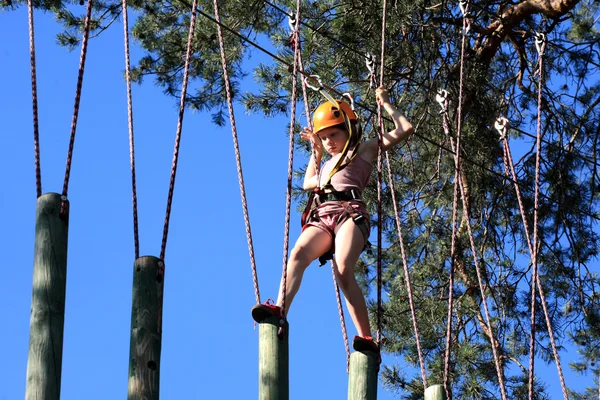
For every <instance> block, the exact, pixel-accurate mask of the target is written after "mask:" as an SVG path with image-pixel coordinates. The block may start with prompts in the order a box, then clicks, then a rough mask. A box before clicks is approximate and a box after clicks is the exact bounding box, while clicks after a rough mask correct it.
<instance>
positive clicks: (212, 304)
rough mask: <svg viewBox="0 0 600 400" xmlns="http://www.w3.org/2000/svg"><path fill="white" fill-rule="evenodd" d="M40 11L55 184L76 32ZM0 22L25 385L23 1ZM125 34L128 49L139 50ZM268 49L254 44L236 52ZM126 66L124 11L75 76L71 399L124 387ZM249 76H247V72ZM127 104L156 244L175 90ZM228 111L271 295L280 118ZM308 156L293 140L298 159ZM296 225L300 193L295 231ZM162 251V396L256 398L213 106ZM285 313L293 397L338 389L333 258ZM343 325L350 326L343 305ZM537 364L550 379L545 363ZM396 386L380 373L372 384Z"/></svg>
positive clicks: (6, 276)
mask: <svg viewBox="0 0 600 400" xmlns="http://www.w3.org/2000/svg"><path fill="white" fill-rule="evenodd" d="M81 12H83V8H82V9H81ZM35 17H36V52H37V54H36V55H37V67H38V69H37V71H38V96H39V112H40V138H41V153H42V183H43V192H44V193H47V192H60V191H61V190H62V182H63V178H64V170H65V162H66V152H67V145H68V140H69V132H70V123H71V117H72V112H73V111H72V110H73V101H74V93H75V85H76V78H77V68H78V62H79V48H77V49H76V50H75V51H73V52H68V51H66V50H65V49H63V48H60V47H58V46H57V45H56V43H55V35H56V33H57V32H58V30H59V27H58V26H57V24H56V23H55V21H54V20H53V17H52V16H51V15H49V14H43V13H41V12H36V14H35ZM198 18H200V19H201V18H202V17H201V16H199V17H198ZM201 22H202V23H204V22H205V21H201ZM0 37H2V38H3V40H1V41H0V60H1V62H0V76H1V77H2V78H1V79H0V170H1V171H3V172H2V174H1V175H0V182H1V185H0V188H2V189H1V190H2V191H3V195H2V196H0V206H1V208H2V209H4V210H6V211H7V212H5V215H4V217H3V229H2V230H1V231H0V243H1V249H2V254H3V257H4V260H3V268H4V271H3V279H1V280H0V293H1V294H2V299H3V301H1V302H0V314H1V315H2V316H3V320H4V321H3V322H4V323H3V329H2V330H1V331H0V339H1V341H2V343H4V344H5V346H4V351H3V362H2V364H1V365H0V382H2V385H0V400H13V399H19V398H23V397H24V393H25V372H26V367H27V351H28V340H29V311H30V304H31V283H32V270H33V268H32V267H33V240H34V227H35V207H36V193H35V173H34V156H33V134H32V132H33V128H32V113H31V89H30V71H29V44H28V28H27V13H26V9H25V8H21V9H19V10H18V11H15V12H10V13H1V14H0ZM132 45H133V56H132V57H133V61H134V62H135V60H136V59H137V58H139V57H140V55H141V52H140V50H139V49H138V48H137V47H135V44H133V43H132ZM266 60H267V59H266V58H264V56H262V55H260V54H259V53H257V52H254V53H253V55H252V57H251V58H250V59H249V60H247V62H246V63H245V66H244V68H245V69H246V71H247V72H251V69H252V66H253V65H255V64H256V63H257V62H260V61H266ZM123 70H124V55H123V31H122V25H121V24H120V23H117V24H114V25H113V26H112V27H111V29H109V30H108V31H106V32H105V33H104V34H102V35H101V36H100V37H99V38H96V39H93V40H92V41H91V42H90V44H89V51H88V60H87V65H86V73H85V78H84V84H83V94H82V101H81V110H80V116H79V124H78V128H77V137H76V141H75V151H74V158H73V165H72V174H71V180H70V185H69V200H70V205H71V214H70V227H69V253H68V278H67V300H66V312H65V330H64V352H63V372H62V398H63V399H64V400H75V399H81V398H86V399H88V400H95V399H116V398H123V397H124V396H125V395H126V391H127V370H128V354H129V329H130V317H131V286H132V276H133V262H134V247H133V228H132V207H131V175H130V169H129V148H128V130H127V103H126V92H125V82H124V79H123ZM250 76H251V75H250ZM252 85H253V84H252V81H251V79H250V78H248V79H247V80H246V81H245V82H244V85H243V86H242V88H244V89H250V88H252ZM133 104H134V124H135V135H136V162H137V165H136V167H137V182H138V206H139V220H140V243H141V247H140V249H141V255H154V256H158V255H159V252H160V244H161V237H162V227H163V222H164V216H165V208H166V199H167V191H168V181H169V174H170V169H171V161H172V156H173V143H174V138H175V131H176V124H177V111H178V102H177V101H176V100H175V99H172V98H167V97H165V96H164V95H163V94H162V92H161V89H160V88H158V87H156V86H154V84H153V82H152V81H151V80H150V79H148V80H146V81H145V82H144V84H143V85H142V86H134V87H133ZM299 106H300V109H303V107H302V106H301V105H300V104H299ZM305 121H306V120H305V119H304V117H302V119H301V123H302V124H305ZM236 122H237V125H238V132H239V135H240V147H241V150H242V162H243V166H244V176H245V179H246V189H247V195H248V202H249V209H250V219H251V223H252V233H253V238H254V245H255V251H256V257H257V264H258V276H259V283H260V288H261V296H262V299H263V301H264V300H266V299H267V298H269V297H272V298H275V297H276V291H277V287H278V284H279V279H280V274H281V268H282V249H283V231H284V216H285V189H286V180H287V148H288V147H287V146H288V139H287V137H286V132H285V129H286V128H285V127H286V125H287V123H288V122H289V121H288V118H287V117H278V118H273V119H268V120H266V119H264V118H262V117H261V116H257V115H251V116H249V115H246V114H245V113H244V110H243V109H242V107H240V106H237V108H236ZM305 162H306V160H305V159H304V158H303V157H300V156H299V155H297V156H296V159H295V165H296V166H301V165H303V164H304V163H305ZM299 225H300V223H299V215H298V213H296V212H295V209H294V212H293V215H292V223H291V232H290V240H291V243H293V241H294V240H295V238H296V237H297V236H298V233H299ZM165 263H166V278H165V297H164V314H163V321H164V323H163V328H164V331H163V340H162V359H161V364H162V365H161V396H162V398H164V399H177V398H221V399H247V398H256V395H257V381H258V377H257V373H258V354H257V351H258V331H257V330H256V329H255V328H254V325H253V320H252V318H251V316H250V308H251V307H252V305H253V304H254V292H253V285H252V276H251V269H250V262H249V257H248V250H247V244H246V237H245V231H244V221H243V218H242V211H241V206H240V195H239V188H238V181H237V172H236V167H235V159H234V152H233V146H232V139H231V131H230V128H229V124H228V125H227V126H226V127H224V128H219V127H216V126H214V125H213V124H212V123H211V122H210V115H208V114H203V113H194V112H190V111H188V112H186V115H185V120H184V125H183V133H182V144H181V151H180V159H179V166H178V173H177V181H176V186H175V195H174V203H173V210H172V215H171V222H170V231H169V241H168V245H167V251H166V260H165ZM290 325H291V333H290V388H291V395H290V399H305V398H311V399H313V400H318V399H338V398H340V399H341V398H346V392H347V374H346V370H345V365H346V355H345V350H344V344H343V340H342V335H341V331H340V324H339V319H338V312H337V306H336V302H335V295H334V291H333V284H332V278H331V271H330V270H329V269H328V268H327V267H324V268H321V269H319V268H317V267H316V263H315V264H314V266H313V267H311V268H310V269H309V270H308V271H307V273H306V275H305V279H304V282H303V286H302V289H301V291H300V293H299V295H298V296H297V297H296V300H295V301H294V307H293V308H292V310H291V315H290ZM348 329H349V335H350V337H352V336H353V335H354V333H355V330H354V328H353V326H352V324H351V322H350V321H349V319H348ZM383 359H384V363H394V362H400V361H401V360H399V359H396V358H395V357H394V356H390V355H384V358H383ZM563 362H564V364H565V366H566V363H567V362H566V360H565V361H563ZM537 366H538V372H541V373H542V374H544V375H545V376H547V377H552V378H551V379H549V380H550V381H556V379H553V377H556V372H555V371H556V370H555V367H554V365H550V366H548V367H543V366H542V365H541V363H539V362H538V364H537ZM542 371H543V372H542ZM546 371H547V372H546ZM547 374H553V375H547ZM568 383H571V382H569V381H568ZM552 385H554V383H552ZM556 393H557V396H558V393H559V392H558V391H557V392H556ZM393 397H394V396H393V395H392V393H389V392H386V391H385V390H384V389H383V388H381V387H380V390H379V399H381V400H386V399H391V398H393ZM557 398H558V397H557Z"/></svg>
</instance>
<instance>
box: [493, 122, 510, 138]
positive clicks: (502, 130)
mask: <svg viewBox="0 0 600 400" xmlns="http://www.w3.org/2000/svg"><path fill="white" fill-rule="evenodd" d="M494 128H496V130H497V131H498V133H499V134H500V139H499V140H500V141H502V140H504V139H506V134H507V132H508V119H507V118H506V117H498V118H497V119H496V122H495V123H494Z"/></svg>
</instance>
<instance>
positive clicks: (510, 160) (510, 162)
mask: <svg viewBox="0 0 600 400" xmlns="http://www.w3.org/2000/svg"><path fill="white" fill-rule="evenodd" d="M504 151H505V154H506V157H505V158H506V159H507V162H508V167H509V168H510V169H509V172H510V174H511V176H512V180H513V182H514V186H515V191H516V193H517V201H518V203H519V209H520V211H521V218H522V221H523V227H524V229H525V236H526V240H527V245H528V246H529V252H530V254H531V257H532V258H533V246H532V244H531V237H530V234H529V232H530V231H529V225H528V223H527V218H526V217H525V215H527V214H525V207H524V205H523V199H522V195H521V191H520V189H519V184H518V181H517V174H516V172H515V166H514V162H513V157H512V154H511V151H510V146H509V144H508V139H507V138H505V139H504ZM505 168H506V167H505ZM538 247H539V246H538ZM535 282H536V285H537V290H538V292H539V295H540V303H541V305H542V309H543V310H544V317H545V320H546V327H547V328H548V333H549V336H550V343H551V346H552V352H553V354H554V359H555V361H556V367H557V369H558V375H559V378H560V381H561V388H562V392H563V396H564V398H565V399H568V398H569V397H568V392H567V388H566V384H565V383H564V376H563V373H562V366H561V362H560V356H559V355H558V351H557V349H556V343H555V341H554V330H553V329H552V324H551V323H550V316H549V315H550V314H549V312H548V305H547V302H546V296H545V295H544V289H543V287H542V282H541V279H540V276H539V274H538V275H537V277H536V279H535Z"/></svg>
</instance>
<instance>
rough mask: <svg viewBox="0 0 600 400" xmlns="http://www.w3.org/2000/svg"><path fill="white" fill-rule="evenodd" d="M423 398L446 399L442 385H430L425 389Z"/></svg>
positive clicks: (428, 399)
mask: <svg viewBox="0 0 600 400" xmlns="http://www.w3.org/2000/svg"><path fill="white" fill-rule="evenodd" d="M425 400H446V391H445V390H444V385H431V386H429V387H428V388H427V389H425Z"/></svg>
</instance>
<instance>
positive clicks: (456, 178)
mask: <svg viewBox="0 0 600 400" xmlns="http://www.w3.org/2000/svg"><path fill="white" fill-rule="evenodd" d="M442 125H443V128H444V132H445V133H446V136H447V137H450V138H451V136H450V127H449V123H448V111H447V109H444V113H443V115H442ZM456 145H457V146H460V136H458V137H457V141H456ZM455 151H457V150H456V149H455ZM459 180H460V162H459V159H458V158H457V157H455V159H454V191H453V198H452V241H451V245H450V275H449V280H448V318H447V322H446V351H445V353H444V388H445V390H446V395H447V397H448V399H449V400H452V387H451V386H450V348H451V346H452V314H453V311H454V268H455V265H456V239H457V233H458V230H457V228H456V225H457V220H458V213H457V209H458V197H459V193H458V181H459Z"/></svg>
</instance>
